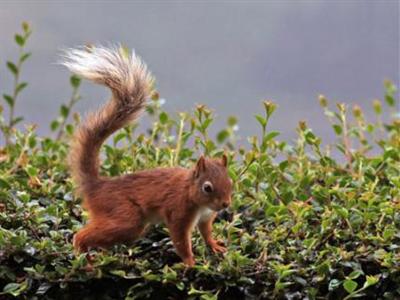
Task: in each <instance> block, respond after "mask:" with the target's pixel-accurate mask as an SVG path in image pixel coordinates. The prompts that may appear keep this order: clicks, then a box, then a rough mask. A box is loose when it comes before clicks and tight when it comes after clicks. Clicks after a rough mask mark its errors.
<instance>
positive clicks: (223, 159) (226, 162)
mask: <svg viewBox="0 0 400 300" xmlns="http://www.w3.org/2000/svg"><path fill="white" fill-rule="evenodd" d="M221 162H222V165H223V166H224V167H226V166H228V157H227V156H226V154H225V153H224V154H223V155H222V159H221Z"/></svg>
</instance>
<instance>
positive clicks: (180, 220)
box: [66, 49, 232, 266]
mask: <svg viewBox="0 0 400 300" xmlns="http://www.w3.org/2000/svg"><path fill="white" fill-rule="evenodd" d="M91 51H93V52H90V53H89V54H88V53H85V52H79V51H77V52H76V53H78V54H77V55H76V56H74V55H75V54H74V53H75V52H72V54H71V55H70V56H68V57H69V58H70V60H71V62H70V63H66V65H67V66H68V67H70V68H71V69H73V70H77V71H78V72H79V74H80V75H82V76H84V77H87V78H89V79H92V80H94V81H96V82H99V83H101V84H104V85H106V86H108V87H110V88H111V90H112V91H113V97H112V99H111V101H110V102H109V103H108V104H106V105H105V106H104V107H103V108H102V109H101V110H100V111H98V112H96V113H94V114H91V115H90V116H89V117H88V118H87V120H86V122H85V123H84V124H83V125H82V126H81V127H80V128H79V129H78V131H77V133H76V135H75V139H74V142H73V144H72V147H71V154H70V166H71V170H72V174H73V176H74V179H75V181H76V182H77V183H78V186H79V189H80V192H81V193H82V194H83V197H84V200H85V207H86V208H87V209H88V211H89V219H90V220H89V223H88V224H87V225H86V226H84V227H83V228H82V229H81V230H79V231H78V232H77V234H76V235H75V236H74V247H75V249H76V250H77V251H87V250H88V249H89V248H90V247H102V248H107V247H110V246H112V245H115V244H118V243H129V242H131V241H133V240H135V239H136V238H138V237H139V236H140V235H141V234H142V233H143V232H144V230H145V228H146V227H147V226H148V225H149V224H151V223H157V222H164V223H165V224H166V225H167V227H168V229H169V232H170V236H171V239H172V241H173V244H174V246H175V248H176V251H177V253H178V255H179V256H180V257H181V258H182V260H183V262H184V263H185V264H187V265H189V266H193V265H194V263H195V261H194V257H193V253H192V246H191V232H192V229H193V227H194V226H195V225H196V223H197V221H198V223H197V224H198V227H199V230H200V233H201V234H202V236H203V238H204V240H205V242H206V243H207V244H208V245H209V246H210V247H211V249H212V250H213V251H214V252H224V251H226V248H225V247H223V246H222V245H221V243H220V242H218V241H216V240H214V239H213V237H212V234H211V231H212V223H213V221H214V218H215V216H216V211H218V210H220V209H223V208H226V207H227V206H229V204H230V202H231V189H232V184H231V181H230V179H229V176H228V173H227V158H226V156H223V158H222V159H206V158H204V157H200V159H199V160H198V162H197V164H196V166H195V167H193V168H192V169H183V168H164V169H153V170H147V171H141V172H137V173H134V174H130V175H125V176H121V177H117V178H103V177H100V176H99V175H98V167H99V162H98V153H99V150H100V146H101V144H102V143H103V142H104V141H105V139H106V138H107V137H108V136H109V135H110V134H112V133H113V132H115V131H116V130H118V129H119V128H121V127H123V126H125V125H127V124H128V123H129V122H130V121H132V120H134V119H136V118H137V117H138V116H139V114H140V112H141V111H142V110H143V107H144V103H145V100H146V99H147V98H148V96H149V93H150V86H151V81H152V79H151V76H150V75H149V73H147V69H146V67H145V66H144V65H143V64H142V63H141V62H140V61H139V62H136V61H135V59H137V58H136V57H131V58H129V60H128V58H125V57H124V56H122V55H120V54H119V53H118V52H115V51H114V52H113V51H111V50H108V49H100V50H99V51H97V50H96V49H92V50H91ZM90 55H92V56H93V58H94V59H98V60H99V61H106V63H107V64H108V65H109V66H111V67H110V68H112V70H113V71H112V72H108V70H107V69H104V68H102V66H99V65H98V64H94V67H92V65H89V66H87V65H86V64H84V63H82V61H81V59H82V57H87V56H90ZM104 59H106V60H104ZM90 62H93V60H90ZM82 66H83V67H82ZM91 68H93V69H91ZM205 185H207V186H211V187H212V190H211V192H210V191H207V190H206V189H205ZM210 210H211V211H212V212H210Z"/></svg>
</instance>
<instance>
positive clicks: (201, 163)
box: [194, 155, 206, 177]
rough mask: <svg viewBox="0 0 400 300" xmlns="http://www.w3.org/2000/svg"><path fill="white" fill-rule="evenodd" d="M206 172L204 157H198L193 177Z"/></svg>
mask: <svg viewBox="0 0 400 300" xmlns="http://www.w3.org/2000/svg"><path fill="white" fill-rule="evenodd" d="M205 170H206V159H205V158H204V156H203V155H202V156H200V158H199V160H198V161H197V163H196V169H195V172H194V174H195V177H199V175H200V174H201V173H202V172H204V171H205Z"/></svg>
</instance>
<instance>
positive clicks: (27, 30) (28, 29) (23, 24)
mask: <svg viewBox="0 0 400 300" xmlns="http://www.w3.org/2000/svg"><path fill="white" fill-rule="evenodd" d="M22 29H23V30H24V32H25V33H29V31H30V28H29V24H28V23H27V22H22Z"/></svg>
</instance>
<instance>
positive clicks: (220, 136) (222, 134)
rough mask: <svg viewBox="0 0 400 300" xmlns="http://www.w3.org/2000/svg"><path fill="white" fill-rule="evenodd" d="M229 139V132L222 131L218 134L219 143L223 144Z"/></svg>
mask: <svg viewBox="0 0 400 300" xmlns="http://www.w3.org/2000/svg"><path fill="white" fill-rule="evenodd" d="M228 137H229V132H228V131H227V130H225V129H224V130H221V131H220V132H218V134H217V141H218V142H219V143H223V142H224V141H225V140H226V139H227V138H228Z"/></svg>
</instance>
